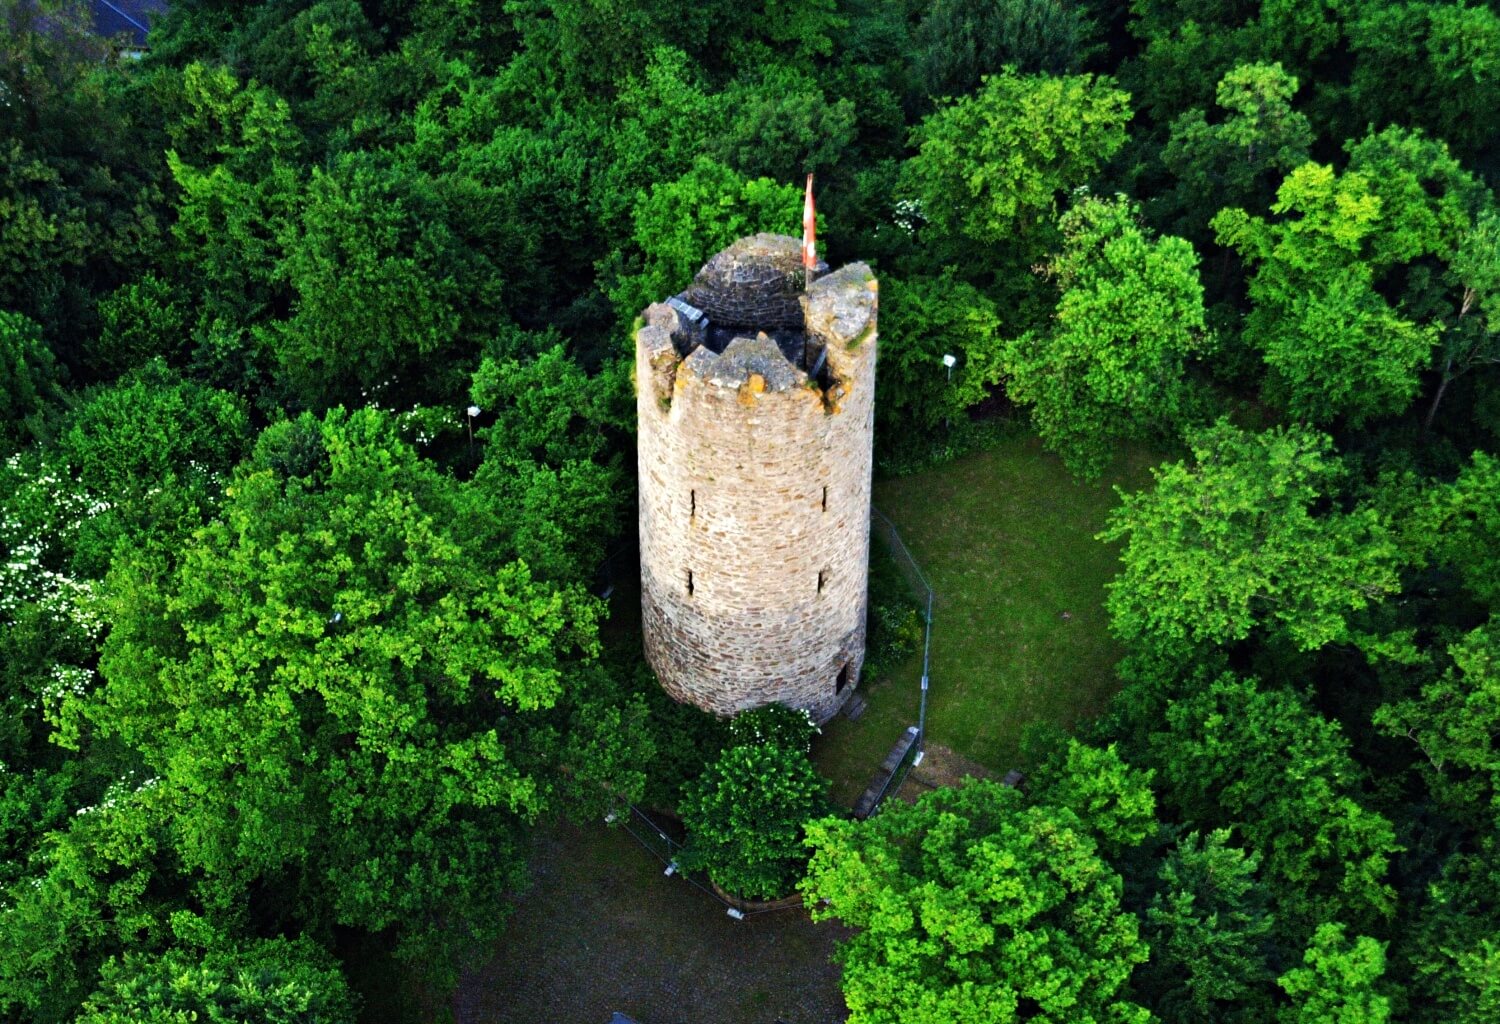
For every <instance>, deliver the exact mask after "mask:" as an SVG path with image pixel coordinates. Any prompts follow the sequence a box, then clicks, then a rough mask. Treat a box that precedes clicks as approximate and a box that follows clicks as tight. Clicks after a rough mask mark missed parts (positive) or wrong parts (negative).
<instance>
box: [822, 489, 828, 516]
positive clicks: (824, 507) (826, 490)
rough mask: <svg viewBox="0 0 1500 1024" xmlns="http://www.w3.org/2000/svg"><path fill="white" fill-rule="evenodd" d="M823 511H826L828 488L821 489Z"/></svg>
mask: <svg viewBox="0 0 1500 1024" xmlns="http://www.w3.org/2000/svg"><path fill="white" fill-rule="evenodd" d="M823 511H824V512H827V511H828V488H826V487H825V488H823Z"/></svg>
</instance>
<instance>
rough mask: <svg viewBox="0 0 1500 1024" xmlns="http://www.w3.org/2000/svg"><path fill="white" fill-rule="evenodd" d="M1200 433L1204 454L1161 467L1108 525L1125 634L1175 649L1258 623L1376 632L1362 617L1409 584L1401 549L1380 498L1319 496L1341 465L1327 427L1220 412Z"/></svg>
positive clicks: (1238, 636)
mask: <svg viewBox="0 0 1500 1024" xmlns="http://www.w3.org/2000/svg"><path fill="white" fill-rule="evenodd" d="M1188 443H1189V445H1190V447H1191V448H1192V451H1193V458H1194V461H1193V463H1192V464H1188V463H1184V462H1174V463H1169V464H1167V465H1164V466H1162V467H1160V468H1158V469H1156V470H1154V471H1153V476H1154V477H1155V481H1156V482H1155V486H1154V487H1153V488H1152V489H1151V490H1149V491H1142V492H1138V493H1136V494H1127V495H1124V496H1123V497H1122V499H1121V504H1120V506H1119V507H1118V508H1117V509H1115V510H1114V511H1113V512H1112V513H1111V514H1110V518H1109V526H1108V527H1107V528H1106V529H1105V531H1104V532H1103V533H1101V534H1100V537H1101V538H1102V539H1104V540H1109V541H1124V542H1125V548H1124V551H1123V552H1122V553H1121V556H1120V559H1121V562H1122V564H1123V569H1122V571H1121V573H1120V575H1119V576H1118V577H1116V579H1115V580H1114V582H1112V583H1111V584H1110V585H1109V597H1108V598H1107V600H1106V605H1107V607H1108V609H1109V613H1110V628H1111V629H1112V630H1113V631H1114V633H1115V634H1116V635H1117V636H1119V637H1120V638H1122V639H1124V640H1125V641H1127V642H1129V643H1131V644H1135V645H1138V646H1144V647H1149V648H1153V649H1156V650H1159V651H1163V652H1168V651H1182V650H1183V649H1184V648H1191V647H1194V646H1202V645H1210V644H1228V643H1232V642H1234V641H1237V640H1242V639H1244V638H1245V637H1247V636H1249V635H1250V634H1251V632H1252V630H1254V629H1256V628H1257V627H1269V628H1273V629H1275V630H1277V631H1281V632H1284V633H1285V635H1286V636H1287V637H1288V638H1289V639H1290V640H1291V641H1292V643H1293V644H1294V645H1295V646H1296V647H1298V648H1300V649H1302V650H1314V649H1316V648H1319V647H1322V646H1324V645H1326V644H1330V643H1341V642H1342V643H1348V642H1351V641H1363V639H1364V638H1362V637H1360V636H1358V635H1356V633H1355V631H1354V630H1353V629H1352V628H1351V627H1350V625H1349V616H1350V614H1351V613H1352V612H1355V611H1359V610H1361V609H1364V608H1366V607H1369V606H1370V604H1371V603H1372V602H1374V601H1377V600H1378V599H1379V598H1380V597H1381V596H1382V595H1384V594H1389V593H1394V592H1395V591H1396V589H1397V585H1398V583H1397V576H1396V567H1397V561H1398V557H1397V550H1396V546H1395V544H1394V543H1393V541H1392V540H1391V538H1390V536H1389V533H1388V530H1387V529H1386V527H1385V525H1384V523H1383V522H1382V520H1381V518H1380V517H1379V515H1378V514H1377V513H1376V512H1375V511H1374V510H1373V509H1370V508H1356V509H1354V510H1353V511H1349V512H1342V511H1333V510H1324V509H1322V508H1321V507H1320V506H1322V504H1323V503H1324V501H1325V499H1326V498H1327V497H1328V496H1329V495H1330V494H1331V493H1333V492H1334V490H1335V488H1336V486H1337V482H1338V479H1339V473H1340V471H1339V466H1338V464H1337V462H1336V461H1335V460H1334V458H1333V456H1332V453H1331V451H1330V443H1329V440H1328V438H1326V437H1324V436H1323V435H1320V434H1315V433H1312V432H1310V431H1307V430H1304V429H1301V428H1293V429H1288V430H1281V429H1273V430H1270V431H1267V432H1265V433H1263V434H1259V435H1256V434H1247V433H1245V432H1243V431H1240V430H1238V429H1236V428H1235V427H1233V426H1231V425H1230V424H1229V423H1228V422H1227V421H1222V420H1221V421H1220V422H1219V423H1217V424H1215V425H1214V426H1212V427H1208V428H1205V429H1203V430H1200V431H1197V432H1195V433H1192V434H1190V435H1189V436H1188Z"/></svg>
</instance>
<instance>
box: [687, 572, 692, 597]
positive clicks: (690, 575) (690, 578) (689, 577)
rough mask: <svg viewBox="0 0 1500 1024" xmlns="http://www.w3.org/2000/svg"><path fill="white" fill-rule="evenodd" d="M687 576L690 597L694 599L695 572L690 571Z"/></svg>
mask: <svg viewBox="0 0 1500 1024" xmlns="http://www.w3.org/2000/svg"><path fill="white" fill-rule="evenodd" d="M687 574H688V580H687V583H688V596H689V597H692V596H693V570H691V569H689V570H688V571H687Z"/></svg>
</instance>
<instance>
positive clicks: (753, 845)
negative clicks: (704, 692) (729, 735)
mask: <svg viewBox="0 0 1500 1024" xmlns="http://www.w3.org/2000/svg"><path fill="white" fill-rule="evenodd" d="M780 710H781V711H782V712H785V711H786V709H784V708H782V709H780ZM762 717H764V718H771V717H772V716H762ZM783 721H785V719H783ZM827 788H828V783H827V782H826V781H825V780H824V779H823V778H821V777H820V776H819V775H818V773H817V772H816V771H815V770H814V769H813V766H812V762H811V761H809V760H808V759H807V752H806V749H805V741H804V746H802V747H798V746H782V745H780V744H776V743H767V742H763V741H751V742H748V743H740V744H736V745H733V746H730V747H728V748H727V749H726V750H725V751H724V752H723V753H722V754H721V755H720V756H719V759H718V760H717V761H715V762H714V763H713V764H712V765H710V766H709V768H708V770H707V771H706V772H704V773H703V774H702V775H701V776H699V778H698V779H697V780H696V781H695V782H693V783H690V784H689V785H688V786H687V787H686V790H685V792H684V795H683V801H682V805H681V808H680V810H681V812H682V820H683V823H684V824H685V825H686V826H687V830H688V842H687V848H686V849H685V850H684V851H683V854H682V856H681V857H680V858H679V863H680V864H681V866H682V867H684V868H688V869H696V868H702V869H704V870H706V871H707V872H708V875H709V877H710V878H712V879H713V880H714V882H715V883H717V884H718V885H719V886H720V887H721V888H723V889H725V890H726V891H728V892H731V893H733V894H735V895H736V896H742V897H746V898H749V899H770V898H774V897H777V896H785V895H786V894H787V893H789V892H791V891H792V888H793V886H795V885H796V883H797V879H798V878H800V877H801V875H802V867H803V865H804V864H806V862H807V852H806V850H805V849H804V848H803V846H802V835H803V828H804V826H805V825H806V824H807V822H809V821H811V820H812V819H814V818H817V817H820V816H822V815H823V814H826V813H827V810H828V808H827V801H826V799H825V796H824V794H825V793H826V791H827Z"/></svg>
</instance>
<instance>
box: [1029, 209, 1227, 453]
mask: <svg viewBox="0 0 1500 1024" xmlns="http://www.w3.org/2000/svg"><path fill="white" fill-rule="evenodd" d="M1059 226H1060V228H1061V231H1062V236H1063V249H1062V252H1061V253H1060V254H1059V255H1058V256H1056V257H1055V258H1054V259H1053V260H1052V262H1051V263H1050V264H1049V265H1048V268H1047V273H1048V276H1050V277H1052V278H1054V279H1055V280H1056V281H1057V284H1058V287H1059V288H1060V289H1061V292H1062V295H1061V297H1060V298H1059V300H1058V304H1057V312H1056V314H1055V315H1054V317H1053V320H1052V322H1051V324H1050V325H1049V326H1048V328H1047V329H1045V330H1039V331H1032V332H1029V333H1027V334H1024V335H1022V336H1021V337H1019V338H1016V339H1014V340H1013V341H1011V342H1009V343H1008V344H1006V346H1005V347H1004V349H1003V350H1002V354H1001V359H1000V362H1001V366H1002V367H1003V368H1004V371H1005V375H1006V388H1007V391H1008V392H1009V394H1010V396H1011V398H1012V399H1013V400H1014V401H1016V402H1017V403H1018V404H1021V405H1026V406H1029V407H1031V413H1032V421H1033V422H1034V423H1035V424H1036V427H1037V430H1038V432H1039V433H1040V434H1041V436H1042V441H1043V443H1045V444H1046V445H1047V446H1048V447H1049V448H1051V449H1053V450H1054V451H1057V452H1058V453H1059V454H1060V455H1062V458H1063V462H1064V463H1066V464H1067V466H1068V468H1069V469H1071V470H1072V471H1073V472H1075V473H1078V474H1080V475H1083V476H1097V475H1098V473H1099V472H1100V471H1101V470H1102V469H1103V468H1104V465H1105V463H1106V462H1107V461H1108V460H1109V457H1110V454H1111V453H1112V452H1113V450H1114V448H1115V442H1117V441H1118V440H1120V439H1122V438H1130V437H1135V438H1142V437H1149V436H1152V435H1153V434H1160V433H1170V432H1171V430H1172V428H1174V427H1177V426H1179V425H1180V424H1181V423H1182V421H1183V420H1184V419H1186V418H1187V417H1188V416H1189V415H1190V414H1191V408H1190V407H1191V404H1192V400H1191V398H1190V395H1189V393H1188V389H1187V387H1186V385H1185V384H1184V382H1183V379H1182V377H1183V373H1184V368H1185V367H1184V364H1185V363H1186V361H1187V359H1188V358H1189V357H1190V356H1192V355H1193V354H1195V353H1197V352H1200V351H1202V350H1203V348H1204V340H1203V335H1204V330H1205V327H1204V320H1203V287H1202V285H1200V284H1199V282H1198V257H1197V256H1196V254H1194V252H1193V248H1192V246H1191V245H1189V244H1188V243H1187V242H1185V241H1183V240H1182V239H1180V238H1162V239H1152V238H1151V237H1150V235H1149V233H1148V232H1147V231H1146V230H1145V229H1144V228H1143V227H1142V226H1141V225H1140V224H1139V223H1138V221H1137V217H1136V210H1135V207H1134V206H1133V204H1131V203H1129V202H1128V201H1126V200H1125V199H1124V198H1123V197H1119V198H1116V199H1114V200H1100V199H1086V200H1084V201H1083V202H1081V203H1080V204H1079V205H1077V206H1075V207H1074V208H1073V209H1071V210H1069V211H1068V212H1067V213H1065V214H1064V215H1063V217H1062V219H1061V221H1060V223H1059Z"/></svg>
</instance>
